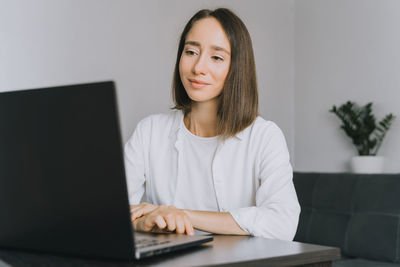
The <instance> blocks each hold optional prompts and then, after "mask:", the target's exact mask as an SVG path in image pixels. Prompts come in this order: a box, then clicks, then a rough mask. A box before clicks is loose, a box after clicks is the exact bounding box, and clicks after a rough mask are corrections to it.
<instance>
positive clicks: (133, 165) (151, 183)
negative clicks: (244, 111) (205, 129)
mask: <svg viewBox="0 0 400 267" xmlns="http://www.w3.org/2000/svg"><path fill="white" fill-rule="evenodd" d="M186 131H188V130H187V129H186V127H185V125H184V123H183V114H182V112H181V111H173V112H171V113H168V114H157V115H151V116H149V117H147V118H145V119H143V120H142V121H140V122H139V123H138V125H137V127H136V129H135V131H134V133H133V135H132V137H131V138H130V139H129V141H128V142H127V144H126V145H125V168H126V176H127V184H128V193H129V201H130V203H131V204H138V203H139V202H141V201H147V202H149V203H153V204H155V205H161V204H164V205H174V206H176V207H178V208H186V209H196V210H214V211H222V212H229V213H230V214H231V215H232V217H233V218H234V220H235V221H236V222H237V223H238V225H239V226H240V227H241V228H242V229H243V230H245V231H247V232H248V233H249V234H251V235H254V236H262V237H266V238H276V239H283V240H293V237H294V235H295V233H296V229H297V223H298V219H299V214H300V206H299V203H298V200H297V196H296V191H295V189H294V185H293V181H292V177H293V172H292V167H291V165H290V162H289V153H288V150H287V146H286V142H285V138H284V136H283V134H282V131H281V130H280V129H279V127H278V126H276V124H274V123H273V122H271V121H265V120H264V119H262V118H261V117H257V119H256V120H255V121H254V123H253V124H252V125H250V126H249V127H247V128H246V129H244V130H243V131H242V132H240V133H238V134H237V135H236V136H235V137H233V138H229V139H227V140H225V141H218V142H217V143H216V148H215V152H214V153H213V155H212V158H210V159H211V164H210V166H209V169H207V170H203V172H202V174H201V175H199V169H198V168H197V169H194V170H193V172H189V171H188V168H187V167H188V166H196V164H197V161H196V160H197V159H198V158H199V157H201V153H202V152H201V151H199V152H198V153H200V154H198V155H197V156H193V154H192V153H190V151H192V150H190V149H191V148H188V145H187V141H188V140H189V138H190V136H187V134H188V133H187V132H186ZM206 139H207V138H206ZM185 143H186V144H185ZM204 151H206V150H204ZM207 153H208V152H207ZM208 174H209V176H208V177H205V176H204V175H208ZM189 175H190V176H191V177H189V178H188V176H189ZM187 179H189V180H190V181H194V180H195V179H197V180H198V179H205V181H210V182H211V183H207V182H205V183H204V184H202V183H197V184H196V185H193V186H189V184H190V183H188V181H189V180H187ZM185 183H186V185H188V186H186V188H185V189H186V190H183V189H182V187H180V185H182V184H185ZM199 184H202V185H201V186H202V188H201V190H200V191H201V192H204V193H203V194H207V195H203V196H200V195H199V194H198V191H196V189H197V188H198V186H199ZM210 187H212V188H210ZM205 192H207V193H205ZM210 192H211V193H210ZM210 194H213V195H210ZM199 197H201V198H200V199H199ZM206 198H207V201H204V202H202V201H201V200H202V199H206ZM183 199H184V200H185V201H184V203H183V201H182V200H183ZM212 199H215V200H216V206H214V207H215V208H212V207H213V205H209V203H212ZM199 200H200V201H199ZM202 203H203V204H202Z"/></svg>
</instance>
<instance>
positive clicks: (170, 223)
mask: <svg viewBox="0 0 400 267" xmlns="http://www.w3.org/2000/svg"><path fill="white" fill-rule="evenodd" d="M164 220H165V222H166V223H167V228H168V231H170V232H173V231H175V229H176V223H175V216H174V215H172V214H168V215H167V216H165V217H164Z"/></svg>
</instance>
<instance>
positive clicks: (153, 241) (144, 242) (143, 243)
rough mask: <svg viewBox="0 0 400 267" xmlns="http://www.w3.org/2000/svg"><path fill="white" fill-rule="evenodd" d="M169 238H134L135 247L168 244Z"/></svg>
mask: <svg viewBox="0 0 400 267" xmlns="http://www.w3.org/2000/svg"><path fill="white" fill-rule="evenodd" d="M170 242H171V241H170V240H158V239H148V238H143V239H135V247H136V248H147V247H154V246H158V245H163V244H168V243H170Z"/></svg>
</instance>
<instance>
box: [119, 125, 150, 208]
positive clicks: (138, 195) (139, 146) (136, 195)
mask: <svg viewBox="0 0 400 267" xmlns="http://www.w3.org/2000/svg"><path fill="white" fill-rule="evenodd" d="M143 134H144V133H143V122H139V124H138V125H137V127H136V129H135V131H134V133H133V135H132V136H131V138H130V139H129V141H128V142H127V143H126V144H125V156H124V159H125V172H126V182H127V186H128V197H129V203H130V204H138V203H139V202H140V200H141V199H142V197H143V194H144V192H145V180H146V179H145V165H144V146H143Z"/></svg>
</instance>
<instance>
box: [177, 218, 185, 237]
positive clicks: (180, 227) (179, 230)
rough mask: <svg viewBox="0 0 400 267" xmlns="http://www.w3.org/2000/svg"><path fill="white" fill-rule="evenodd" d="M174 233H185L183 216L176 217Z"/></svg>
mask: <svg viewBox="0 0 400 267" xmlns="http://www.w3.org/2000/svg"><path fill="white" fill-rule="evenodd" d="M176 233H178V234H184V233H185V222H184V221H183V216H181V215H177V216H176Z"/></svg>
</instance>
